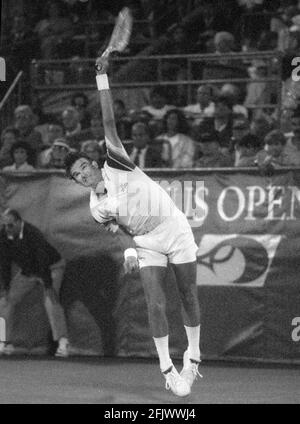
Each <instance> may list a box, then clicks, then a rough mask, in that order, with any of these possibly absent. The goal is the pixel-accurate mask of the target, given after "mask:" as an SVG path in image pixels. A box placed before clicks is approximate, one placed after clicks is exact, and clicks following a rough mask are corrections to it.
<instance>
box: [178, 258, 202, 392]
mask: <svg viewBox="0 0 300 424" xmlns="http://www.w3.org/2000/svg"><path fill="white" fill-rule="evenodd" d="M172 266H173V269H174V273H175V276H176V281H177V286H178V290H179V294H180V298H181V301H182V313H183V321H184V328H185V331H186V335H187V339H188V348H187V350H186V351H185V352H184V356H183V369H182V371H181V373H180V375H181V376H182V377H183V378H184V379H185V380H186V382H187V383H188V384H189V386H190V387H191V386H192V384H193V383H194V381H195V380H196V378H197V376H200V377H202V376H201V374H199V371H198V366H199V363H200V308H199V301H198V294H197V285H196V270H197V265H196V262H195V261H194V262H189V263H183V264H172Z"/></svg>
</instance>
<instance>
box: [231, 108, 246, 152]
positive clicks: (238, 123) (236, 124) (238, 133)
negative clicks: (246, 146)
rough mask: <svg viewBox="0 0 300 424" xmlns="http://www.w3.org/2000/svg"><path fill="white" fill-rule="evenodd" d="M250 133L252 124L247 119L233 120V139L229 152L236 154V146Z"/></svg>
mask: <svg viewBox="0 0 300 424" xmlns="http://www.w3.org/2000/svg"><path fill="white" fill-rule="evenodd" d="M249 133H250V122H249V121H248V119H247V118H245V117H244V116H243V117H239V118H237V119H234V120H233V124H232V137H231V140H230V145H229V152H230V153H234V151H235V146H236V145H237V143H238V142H239V140H241V139H242V138H243V137H244V136H245V135H247V134H249Z"/></svg>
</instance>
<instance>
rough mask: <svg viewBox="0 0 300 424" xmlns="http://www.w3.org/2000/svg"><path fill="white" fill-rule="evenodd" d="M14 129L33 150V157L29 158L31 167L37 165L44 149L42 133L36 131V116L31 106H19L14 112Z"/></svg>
mask: <svg viewBox="0 0 300 424" xmlns="http://www.w3.org/2000/svg"><path fill="white" fill-rule="evenodd" d="M14 119H15V124H14V127H15V128H16V129H17V130H18V131H19V133H20V138H21V139H22V140H23V141H25V142H26V143H27V144H28V145H29V147H30V148H31V152H32V155H31V156H30V158H28V162H29V163H30V164H31V165H35V164H36V161H37V156H38V154H39V153H40V152H41V150H42V148H43V141H42V136H41V133H39V132H38V131H36V130H35V129H34V123H35V120H34V114H33V112H32V109H31V107H30V106H29V105H19V106H17V107H16V109H15V111H14Z"/></svg>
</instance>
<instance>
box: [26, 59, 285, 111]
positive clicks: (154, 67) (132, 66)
mask: <svg viewBox="0 0 300 424" xmlns="http://www.w3.org/2000/svg"><path fill="white" fill-rule="evenodd" d="M257 60H262V61H264V63H265V64H266V68H265V69H266V71H265V75H264V76H263V77H259V78H256V79H253V78H250V76H249V75H248V74H247V69H248V67H249V66H250V65H251V64H252V63H253V61H257ZM94 61H95V60H94V59H81V58H80V59H79V60H75V61H74V60H52V61H34V62H32V64H31V87H32V90H33V93H36V92H39V93H43V95H45V94H46V93H49V94H50V93H54V92H59V91H64V90H66V91H72V90H76V91H78V90H80V91H89V90H94V89H95V71H94ZM180 70H183V71H184V76H183V77H182V74H181V77H180V78H178V75H179V73H178V71H180ZM281 70H282V55H281V53H280V52H274V51H271V52H255V53H230V54H223V55H216V54H204V55H203V54H201V55H200V54H199V55H195V54H189V55H156V56H139V55H137V56H133V57H128V56H119V57H113V58H112V59H111V65H110V85H111V87H112V89H114V88H118V89H119V90H120V89H126V90H128V89H139V88H150V87H153V86H157V85H161V86H166V87H169V88H173V89H174V88H178V87H180V88H181V89H183V88H184V89H185V90H186V100H187V103H191V102H192V101H193V92H194V88H195V86H196V85H200V84H211V85H215V86H217V87H220V86H222V84H225V83H232V84H237V85H238V86H239V87H241V88H242V89H245V87H247V85H248V84H251V83H256V84H265V85H266V86H267V87H269V88H270V91H271V92H272V93H273V98H271V97H272V96H270V101H268V102H265V103H264V104H260V105H256V104H253V105H247V107H248V108H250V109H251V108H252V109H256V108H260V109H261V108H268V109H279V111H280V109H281V90H282V80H281V72H282V71H281Z"/></svg>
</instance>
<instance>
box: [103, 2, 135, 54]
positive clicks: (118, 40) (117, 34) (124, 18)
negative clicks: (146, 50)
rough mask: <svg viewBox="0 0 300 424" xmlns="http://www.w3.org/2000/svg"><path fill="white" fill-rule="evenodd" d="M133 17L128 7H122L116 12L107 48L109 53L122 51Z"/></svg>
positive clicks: (128, 37) (127, 39) (127, 40)
mask: <svg viewBox="0 0 300 424" xmlns="http://www.w3.org/2000/svg"><path fill="white" fill-rule="evenodd" d="M132 23H133V18H132V15H131V12H130V9H129V8H128V7H124V8H123V9H122V10H121V11H120V12H119V14H118V17H117V20H116V23H115V26H114V29H113V32H112V35H111V37H110V41H109V43H108V46H107V49H106V50H108V51H109V52H110V53H111V52H114V51H118V52H122V51H124V50H125V48H126V47H127V45H128V43H129V40H130V36H131V32H132Z"/></svg>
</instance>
